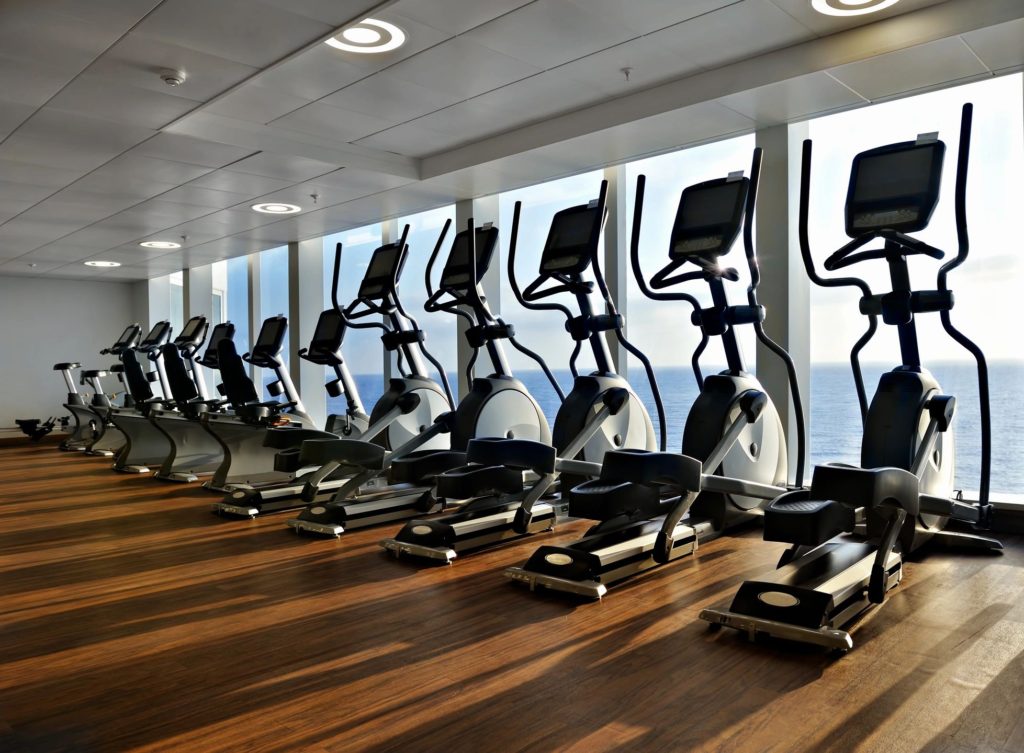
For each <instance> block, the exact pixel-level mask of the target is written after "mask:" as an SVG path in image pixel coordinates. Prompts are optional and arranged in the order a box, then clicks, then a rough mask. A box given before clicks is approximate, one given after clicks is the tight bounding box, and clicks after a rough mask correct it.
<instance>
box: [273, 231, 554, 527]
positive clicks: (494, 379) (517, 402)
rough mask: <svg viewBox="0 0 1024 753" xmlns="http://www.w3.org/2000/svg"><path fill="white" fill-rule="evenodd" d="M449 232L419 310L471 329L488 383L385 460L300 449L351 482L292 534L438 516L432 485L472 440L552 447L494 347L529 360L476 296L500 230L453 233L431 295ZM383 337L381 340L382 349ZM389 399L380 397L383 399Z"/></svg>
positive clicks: (324, 446) (370, 451)
mask: <svg viewBox="0 0 1024 753" xmlns="http://www.w3.org/2000/svg"><path fill="white" fill-rule="evenodd" d="M450 225H451V223H450V222H446V223H445V226H444V228H443V229H442V230H441V234H440V236H439V237H438V239H437V243H436V244H435V245H434V250H433V252H432V254H431V256H430V260H429V262H428V265H427V270H426V275H425V278H426V280H425V282H426V287H427V293H428V299H427V302H426V305H425V309H426V310H427V311H428V312H435V311H445V312H449V313H452V314H456V315H459V316H463V317H465V318H467V319H469V321H470V325H471V326H470V327H469V329H468V330H467V331H466V333H465V336H466V338H467V340H468V342H469V343H470V345H471V346H472V347H473V349H474V353H477V352H478V351H479V349H480V348H483V349H484V350H485V351H486V353H487V355H488V358H489V359H490V361H491V367H492V369H493V372H492V373H491V375H490V376H488V377H485V378H477V379H473V380H472V387H471V389H470V391H469V393H468V394H467V395H466V397H465V398H464V399H463V400H462V402H460V403H459V407H458V408H457V409H456V410H454V411H448V412H446V413H444V414H442V415H439V416H437V417H436V419H435V420H434V422H433V424H432V425H430V426H429V428H428V427H426V426H424V427H422V428H421V431H422V433H421V434H420V436H419V437H413V438H410V439H409V440H407V441H406V442H404V443H403V444H401V445H397V446H396V445H394V444H392V445H391V446H392V447H393V448H394V451H393V452H391V453H390V454H389V453H387V451H386V449H385V447H384V446H383V445H377V444H367V443H360V442H351V441H349V440H336V441H333V442H332V441H325V442H317V441H313V442H306V443H304V445H303V450H302V451H303V454H304V455H307V454H309V453H316V458H315V459H317V460H324V461H328V462H330V463H333V464H335V467H338V466H346V467H348V468H349V469H351V471H352V472H354V475H353V476H352V477H351V478H350V479H349V480H348V481H347V482H346V483H345V484H344V485H343V486H342V487H341V488H340V489H338V491H337V492H336V493H335V495H334V499H333V500H332V501H331V502H328V503H326V504H317V503H314V504H312V505H311V506H310V507H307V508H306V509H305V510H304V511H303V512H302V513H301V514H300V515H299V517H298V518H297V519H295V520H290V521H288V524H289V525H290V526H292V527H293V528H295V529H296V530H297V531H300V532H308V533H314V534H319V535H328V536H338V535H340V534H341V533H342V532H344V531H345V530H348V529H351V528H360V527H365V526H369V525H375V524H378V523H385V522H389V521H393V520H403V519H406V518H412V517H415V516H417V515H422V514H424V513H430V512H438V511H440V510H441V509H443V504H444V503H442V502H440V501H439V500H438V499H437V498H436V497H435V495H434V493H433V483H434V478H435V477H436V476H437V475H438V474H440V473H442V472H443V471H445V470H448V469H451V468H455V467H458V466H460V465H462V464H463V463H465V462H466V452H465V450H466V445H467V443H469V441H470V439H472V438H473V437H475V436H502V437H507V436H514V437H522V438H524V439H532V440H540V441H543V442H548V441H550V432H549V429H548V425H547V420H546V419H545V418H544V414H543V412H542V411H541V409H540V407H539V406H538V405H537V402H536V401H535V400H534V399H533V397H532V396H531V395H530V394H529V392H527V390H526V387H525V386H524V385H523V384H522V382H520V381H519V380H518V379H516V378H515V377H514V376H513V375H512V374H511V371H510V369H509V366H508V363H507V361H506V360H505V355H504V352H503V350H502V348H501V344H500V342H499V341H500V340H502V339H508V340H509V341H510V342H512V343H513V345H515V347H517V348H519V349H520V350H522V351H523V352H524V353H527V354H528V355H533V356H534V357H535V355H534V354H531V353H530V351H528V350H526V349H525V348H523V347H522V346H521V345H519V344H518V343H517V342H516V340H515V338H514V330H513V329H512V328H511V327H510V326H509V325H507V324H505V323H504V322H502V321H501V320H499V319H495V318H494V316H493V315H492V314H491V312H490V310H489V308H488V306H487V302H486V298H485V297H484V296H483V293H482V291H481V289H480V283H481V280H482V279H483V276H484V274H485V273H486V272H487V270H488V268H489V265H490V262H491V260H492V258H493V257H494V252H495V249H496V246H497V241H498V229H497V228H496V227H494V226H493V225H490V224H487V225H484V226H482V227H478V228H475V229H474V227H473V222H472V220H470V222H469V225H468V227H467V229H466V230H464V231H462V232H460V233H457V234H456V236H455V238H454V240H453V242H452V247H451V251H450V252H449V254H448V260H447V262H446V263H445V266H444V270H443V271H442V273H441V281H440V285H439V287H438V289H437V290H436V291H435V290H434V289H433V285H432V283H431V279H430V278H431V272H432V270H433V266H434V263H435V262H436V260H437V258H438V255H439V253H440V251H441V247H442V245H443V243H444V239H445V236H446V235H447V233H448V228H449V226H450ZM371 266H372V265H371ZM446 296H447V300H445V298H446ZM459 307H464V308H463V309H460V308H459ZM387 338H388V335H385V338H384V342H385V347H387V346H388V340H387ZM473 360H474V361H475V360H476V357H475V356H474V358H473ZM471 367H472V365H471ZM469 373H471V372H469ZM468 376H469V374H467V378H468ZM552 381H553V378H552ZM387 397H388V395H387V394H386V395H385V397H384V398H382V400H384V399H385V398H387ZM384 407H387V405H386V404H385V406H381V404H380V403H378V405H377V406H375V407H374V411H373V414H374V416H376V415H378V413H379V412H381V411H382V410H383V408H384ZM381 415H383V413H381ZM449 434H450V445H449V446H450V449H447V448H446V449H443V450H438V449H434V448H429V447H428V446H426V445H425V444H424V443H423V440H425V439H427V438H429V437H438V438H440V437H441V436H444V435H449ZM309 459H314V457H313V455H309ZM327 467H331V466H327ZM385 475H386V479H387V482H388V485H387V486H385V487H384V488H381V489H378V490H375V491H370V492H369V493H365V492H364V491H363V490H364V489H365V488H366V485H368V484H370V483H371V482H373V481H374V480H376V479H381V478H383V477H385ZM308 491H309V492H311V493H315V487H314V486H312V485H311V486H310V487H309V488H308Z"/></svg>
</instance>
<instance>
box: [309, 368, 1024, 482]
mask: <svg viewBox="0 0 1024 753" xmlns="http://www.w3.org/2000/svg"><path fill="white" fill-rule="evenodd" d="M887 368H890V367H889V366H886V365H883V364H865V365H864V380H865V385H866V386H867V389H868V395H869V399H870V395H871V393H872V392H873V391H874V387H875V385H876V384H877V382H878V377H879V375H880V374H881V373H882V372H883V371H885V370H886V369H887ZM931 372H932V373H933V374H934V375H935V377H936V378H937V379H938V380H939V384H941V385H942V388H943V390H944V391H946V392H947V393H949V394H953V395H955V396H956V397H957V413H956V419H955V422H954V427H955V430H956V441H957V476H956V479H957V487H958V488H962V489H964V490H967V491H975V490H977V488H978V480H979V474H980V464H981V453H980V445H981V434H980V432H979V424H980V419H979V416H978V384H977V373H976V371H975V369H974V365H973V363H960V362H958V363H938V364H933V365H932V366H931ZM705 373H713V372H712V370H711V369H710V368H709V369H706V370H705ZM554 374H555V378H556V379H558V381H559V383H560V384H561V385H562V388H563V389H564V390H565V391H566V392H568V390H569V388H570V387H571V385H572V378H571V375H570V373H569V371H568V370H555V371H554ZM516 375H517V376H518V377H519V378H520V379H521V380H522V381H523V383H524V384H525V385H526V387H527V389H528V390H529V391H530V393H531V394H532V395H533V396H534V398H535V399H536V400H537V402H538V403H539V404H540V407H541V409H542V410H543V411H544V413H545V415H546V416H547V417H548V421H549V422H551V423H553V422H554V418H555V413H556V412H557V410H558V404H559V403H558V396H557V395H556V394H555V392H554V390H552V389H551V386H550V385H549V384H548V381H547V379H546V378H545V377H544V374H543V372H541V371H539V370H532V371H519V372H517V374H516ZM656 375H657V378H658V386H659V389H660V390H661V394H662V400H663V402H664V404H665V413H666V417H667V423H668V449H669V450H678V449H679V448H680V446H681V444H682V435H683V424H684V422H685V420H686V413H687V411H688V410H689V407H690V405H691V404H692V403H693V401H694V399H695V398H696V397H697V385H696V384H695V383H694V379H693V373H692V372H691V371H690V369H689V368H688V367H662V368H657V369H656ZM448 378H449V380H451V382H452V389H453V391H454V390H456V383H457V381H458V379H457V376H456V375H455V374H449V375H448ZM355 380H356V383H357V386H358V388H359V391H360V395H361V397H362V399H363V401H364V403H365V404H366V405H367V406H368V407H367V409H368V410H369V406H372V405H373V402H374V401H375V400H376V399H377V397H379V396H380V394H381V391H382V386H381V381H380V375H379V374H357V375H355ZM630 381H631V382H632V384H633V387H634V389H636V391H637V393H638V394H639V395H640V397H641V399H642V400H644V402H645V403H646V404H647V406H648V410H650V412H651V416H652V418H654V417H655V412H654V401H653V399H652V398H651V390H650V387H649V386H648V384H647V380H646V378H645V377H644V372H643V369H642V368H639V367H637V368H631V369H630ZM1021 385H1024V361H997V362H993V363H990V364H989V390H990V393H991V401H990V403H991V411H992V482H991V488H992V491H993V493H996V494H998V493H1000V492H1002V493H1005V494H1014V495H1019V494H1021V493H1022V491H1024V452H1022V447H1024V401H1022V400H1018V399H1017V398H1018V397H1019V395H1020V393H1019V392H1018V390H1019V388H1020V387H1021ZM810 392H811V394H810V396H809V397H808V396H806V395H805V396H804V406H805V411H806V410H807V406H808V405H809V406H810V420H811V430H810V434H809V437H808V439H809V444H810V461H811V463H812V464H815V463H823V462H845V463H854V464H856V463H857V462H858V461H859V459H860V425H861V423H860V411H859V409H858V407H857V397H856V393H855V392H854V385H853V376H852V374H851V371H850V367H849V365H847V364H819V365H815V366H812V367H811V390H810ZM329 407H330V409H331V410H332V411H343V410H344V404H343V403H342V402H341V401H338V400H333V399H332V400H330V401H329ZM655 422H656V418H655ZM655 430H656V431H657V424H656V423H655ZM794 441H795V440H794Z"/></svg>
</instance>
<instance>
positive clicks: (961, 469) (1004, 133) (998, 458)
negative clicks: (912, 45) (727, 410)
mask: <svg viewBox="0 0 1024 753" xmlns="http://www.w3.org/2000/svg"><path fill="white" fill-rule="evenodd" d="M1021 84H1022V82H1021V76H1020V74H1017V75H1014V76H1005V77H1002V78H996V79H990V80H986V81H982V82H978V83H974V84H968V85H966V86H961V87H956V88H951V89H945V90H942V91H937V92H932V93H928V94H923V95H920V96H916V97H911V98H907V99H902V100H897V101H893V102H887V103H884V104H880V105H874V106H871V107H865V108H862V109H858V110H854V111H851V112H846V113H840V114H837V115H832V116H829V117H824V118H818V119H816V120H813V121H811V122H810V135H811V137H812V138H813V140H814V163H813V172H812V176H813V177H812V194H811V196H812V200H811V223H810V237H811V244H812V250H813V252H814V255H815V259H816V260H817V262H818V263H819V265H820V263H821V261H822V260H823V259H824V258H825V256H827V255H828V254H829V253H831V252H832V251H834V250H835V249H837V248H839V246H841V245H842V244H843V243H845V242H846V241H847V240H848V239H847V237H846V235H845V233H844V232H843V220H842V218H843V203H844V201H845V196H846V189H847V181H848V178H849V170H850V161H851V160H852V158H853V156H854V155H855V154H857V153H858V152H860V151H863V150H865V149H869V148H872V147H875V146H881V145H883V144H888V143H893V142H897V141H906V140H913V139H915V138H916V137H917V135H918V134H919V133H929V132H932V131H938V132H939V138H941V139H942V140H943V141H944V142H945V143H946V157H945V166H944V170H943V183H942V189H941V194H940V198H939V203H938V206H937V207H936V209H935V213H934V215H933V217H932V222H931V224H930V226H929V227H928V228H927V229H926V230H925V231H923V232H921V233H919V234H917V237H919V238H921V239H922V240H924V241H926V242H928V243H931V244H933V245H935V246H937V247H938V248H941V249H943V250H944V251H946V258H947V259H949V258H951V257H952V255H954V254H955V252H956V230H955V224H954V214H953V198H954V176H955V171H956V152H957V140H958V134H959V125H960V108H961V106H962V105H963V103H964V102H973V103H974V107H975V110H974V129H973V136H972V140H971V162H970V171H969V182H968V192H967V221H968V229H969V232H970V239H971V253H970V256H969V257H968V260H967V262H966V263H965V264H964V265H963V266H962V267H960V268H959V269H957V270H955V271H954V272H952V273H951V274H950V277H949V284H950V287H951V288H952V290H953V291H954V295H955V297H956V308H955V309H954V310H953V312H952V319H953V323H954V325H955V326H956V327H957V328H959V329H960V330H961V331H963V332H964V333H965V334H966V335H967V336H968V337H970V338H972V339H973V340H975V342H977V343H978V344H979V345H980V346H981V348H982V350H984V351H985V354H986V356H987V358H988V361H989V368H990V375H989V385H990V391H991V401H990V402H991V408H992V422H993V426H992V436H993V456H992V490H993V491H994V492H1000V491H1002V492H1011V491H1014V492H1016V491H1019V489H1020V488H1021V486H1022V485H1024V470H1022V468H1021V464H1020V463H1019V458H1020V453H1021V447H1022V445H1021V441H1022V440H1021V431H1020V429H1021V427H1022V426H1024V406H1022V405H1021V403H1020V401H1019V400H1018V399H1017V395H1018V390H1017V389H1016V387H1017V386H1018V385H1019V384H1020V383H1021V381H1022V379H1024V361H1022V360H1021V355H1020V347H1019V342H1020V337H1019V334H1018V333H1017V332H1016V331H1015V329H1016V328H1015V325H1014V323H1015V322H1016V321H1018V320H1019V312H1018V310H1017V309H1018V298H1019V295H1020V285H1021V282H1022V281H1024V258H1022V256H1021V255H1020V253H1018V252H1017V251H1016V249H1015V248H1014V245H1015V243H1016V239H1018V238H1020V237H1021V234H1022V232H1024V222H1022V221H1021V214H1020V206H1019V205H1020V199H1021V194H1020V191H1019V188H1018V186H1019V182H1020V175H1021V174H1022V172H1024V150H1022V141H1024V134H1022V130H1024V125H1022V111H1024V103H1022V94H1021ZM938 266H939V262H936V261H935V260H934V259H930V258H928V257H924V256H914V257H911V259H910V273H911V281H912V284H913V286H914V287H915V289H919V290H921V289H925V290H927V289H933V288H934V287H935V275H936V273H937V271H938ZM819 268H820V267H819ZM848 271H849V272H852V273H854V274H857V275H862V276H864V278H865V279H867V281H868V282H869V284H870V285H871V287H872V290H873V291H876V290H877V291H886V290H889V289H891V288H889V287H887V286H888V285H889V283H888V275H887V269H886V265H885V263H884V262H870V263H864V264H858V265H857V266H856V267H854V268H851V269H850V270H848ZM857 297H858V293H857V292H856V291H854V290H853V289H823V288H819V287H817V286H814V285H812V286H811V360H812V368H811V401H810V403H811V456H812V460H813V461H814V462H822V461H846V462H858V461H859V456H860V432H859V431H858V430H857V429H856V428H855V427H858V426H860V416H859V414H858V409H857V403H856V396H855V392H854V385H853V378H852V376H851V373H850V367H849V362H848V358H849V349H850V347H851V346H852V345H853V343H854V342H855V340H856V339H857V337H859V335H860V334H861V332H862V331H863V329H864V327H865V326H866V321H865V319H864V318H863V317H861V316H859V315H858V314H857V310H858V309H857ZM918 328H919V339H920V348H921V358H922V361H923V363H924V364H925V366H926V368H928V369H929V370H930V371H931V372H932V373H933V374H934V375H935V376H936V378H937V379H938V380H939V382H940V384H942V386H943V389H945V390H947V391H949V392H950V393H952V394H954V395H956V396H957V401H958V402H957V420H956V424H955V425H956V428H957V434H956V439H957V444H958V447H957V486H958V487H961V486H962V487H963V488H965V489H968V490H975V489H977V485H978V479H979V470H980V457H981V455H980V433H979V419H978V399H977V381H976V374H975V369H974V361H973V358H972V357H971V356H970V354H968V353H967V352H966V351H965V350H963V349H962V348H961V347H960V346H959V345H957V344H956V343H955V342H953V341H952V340H951V339H950V338H949V337H948V336H947V335H946V334H945V333H944V332H943V330H942V329H941V324H940V322H939V318H938V316H936V315H934V314H925V315H922V316H919V317H918ZM898 348H899V345H898V340H897V337H896V332H895V328H894V327H889V326H882V325H881V324H880V327H879V332H878V334H877V335H876V336H875V338H874V339H873V341H872V343H871V344H870V345H869V346H868V348H867V349H865V351H864V353H863V354H862V362H863V365H864V376H865V386H866V389H867V390H868V394H869V396H870V394H872V393H873V391H874V388H875V386H876V384H877V381H878V377H879V375H880V374H881V373H882V372H883V371H886V370H889V369H891V368H893V367H894V366H895V365H896V364H897V361H898V358H899V349H898Z"/></svg>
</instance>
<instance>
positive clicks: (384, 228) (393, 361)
mask: <svg viewBox="0 0 1024 753" xmlns="http://www.w3.org/2000/svg"><path fill="white" fill-rule="evenodd" d="M401 236H402V229H401V228H400V227H398V220H396V219H390V220H384V221H383V222H381V224H380V243H381V245H382V246H386V245H387V244H389V243H391V242H394V243H398V239H399V238H401ZM385 324H387V320H386V319H385ZM381 369H382V370H383V373H384V385H385V387H387V382H388V380H389V379H391V377H392V376H395V375H397V374H398V356H397V355H396V354H395V353H394V352H392V353H389V352H388V351H386V350H384V346H383V345H381Z"/></svg>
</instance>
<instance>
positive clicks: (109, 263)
mask: <svg viewBox="0 0 1024 753" xmlns="http://www.w3.org/2000/svg"><path fill="white" fill-rule="evenodd" d="M85 266H87V267H120V266H121V262H119V261H87V262H85Z"/></svg>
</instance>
